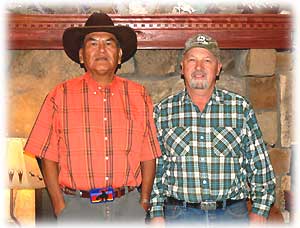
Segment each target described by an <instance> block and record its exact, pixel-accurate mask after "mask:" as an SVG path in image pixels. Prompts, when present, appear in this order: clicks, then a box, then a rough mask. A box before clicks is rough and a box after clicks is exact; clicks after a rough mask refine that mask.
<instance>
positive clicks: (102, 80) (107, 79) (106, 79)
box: [91, 72, 115, 86]
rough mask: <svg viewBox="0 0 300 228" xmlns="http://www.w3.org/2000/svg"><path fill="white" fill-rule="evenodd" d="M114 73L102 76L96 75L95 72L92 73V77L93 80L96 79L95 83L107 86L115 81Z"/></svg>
mask: <svg viewBox="0 0 300 228" xmlns="http://www.w3.org/2000/svg"><path fill="white" fill-rule="evenodd" d="M114 75H115V74H114V73H104V74H101V73H99V72H97V73H95V72H91V76H92V78H93V79H95V81H96V82H97V83H98V84H99V85H102V86H106V85H109V84H110V83H111V82H112V81H113V79H114Z"/></svg>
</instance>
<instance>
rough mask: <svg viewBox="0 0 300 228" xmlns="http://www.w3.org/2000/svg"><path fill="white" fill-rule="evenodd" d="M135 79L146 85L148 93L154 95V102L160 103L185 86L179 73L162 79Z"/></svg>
mask: <svg viewBox="0 0 300 228" xmlns="http://www.w3.org/2000/svg"><path fill="white" fill-rule="evenodd" d="M151 79H152V80H151ZM133 80H134V81H136V82H138V83H141V84H142V85H144V86H145V87H146V89H147V91H148V93H149V94H150V96H151V97H152V100H153V103H158V102H159V101H161V100H162V99H163V98H165V97H168V96H169V95H172V94H175V93H176V92H177V91H179V90H181V89H183V88H184V82H183V80H182V79H181V78H180V76H179V75H178V76H173V77H167V78H163V79H161V80H157V79H156V80H155V79H154V78H153V77H152V78H148V80H145V78H143V79H133Z"/></svg>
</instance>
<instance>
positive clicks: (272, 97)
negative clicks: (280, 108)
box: [248, 76, 277, 109]
mask: <svg viewBox="0 0 300 228" xmlns="http://www.w3.org/2000/svg"><path fill="white" fill-rule="evenodd" d="M248 91H249V98H250V100H251V103H252V105H253V107H254V109H275V108H276V107H277V86H276V77H275V76H272V77H263V78H254V77H251V78H249V80H248Z"/></svg>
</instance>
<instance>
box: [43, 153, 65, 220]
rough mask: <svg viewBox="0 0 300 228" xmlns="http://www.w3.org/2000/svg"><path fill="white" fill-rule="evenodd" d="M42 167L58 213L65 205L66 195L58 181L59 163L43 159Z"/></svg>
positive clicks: (56, 213)
mask: <svg viewBox="0 0 300 228" xmlns="http://www.w3.org/2000/svg"><path fill="white" fill-rule="evenodd" d="M42 169H43V175H44V180H45V183H46V186H47V189H48V192H49V194H50V198H51V202H52V206H53V210H54V213H55V215H58V214H59V213H60V212H61V211H62V210H63V209H64V207H65V202H64V197H63V194H62V192H61V190H60V187H59V183H58V164H57V162H54V161H51V160H47V159H42Z"/></svg>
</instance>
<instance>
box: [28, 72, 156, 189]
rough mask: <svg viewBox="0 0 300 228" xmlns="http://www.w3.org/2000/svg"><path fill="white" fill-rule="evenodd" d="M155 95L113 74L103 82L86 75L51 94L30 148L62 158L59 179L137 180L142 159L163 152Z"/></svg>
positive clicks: (103, 183)
mask: <svg viewBox="0 0 300 228" xmlns="http://www.w3.org/2000/svg"><path fill="white" fill-rule="evenodd" d="M152 112H153V104H152V101H151V98H150V97H149V95H148V94H147V93H146V91H145V89H144V87H143V86H141V85H139V84H137V83H134V82H132V81H129V80H127V79H123V78H120V77H118V76H115V77H114V80H113V82H112V83H111V84H110V85H109V86H106V87H101V86H99V85H98V84H97V82H96V81H95V80H94V79H93V78H92V77H91V76H90V74H89V73H86V74H85V75H83V76H81V77H78V78H75V79H72V80H68V81H66V82H64V83H62V84H60V85H58V86H57V87H56V88H54V90H52V91H51V92H50V93H49V94H48V95H47V97H46V99H45V101H44V104H43V106H42V108H41V111H40V113H39V115H38V117H37V120H36V123H35V125H34V127H33V129H32V131H31V134H30V136H29V138H28V141H27V144H26V146H25V148H24V149H25V151H27V152H29V153H32V154H34V155H36V156H38V157H41V158H46V159H49V160H53V161H57V162H59V166H60V173H59V183H60V184H61V185H63V186H67V187H69V188H73V189H81V190H89V189H92V188H98V187H107V186H112V187H114V188H118V187H121V186H138V185H140V184H141V167H140V162H141V161H145V160H151V159H154V158H156V157H158V156H160V155H161V152H160V148H159V144H158V141H157V138H156V128H155V125H154V120H153V118H152V116H151V118H150V116H149V113H152Z"/></svg>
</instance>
